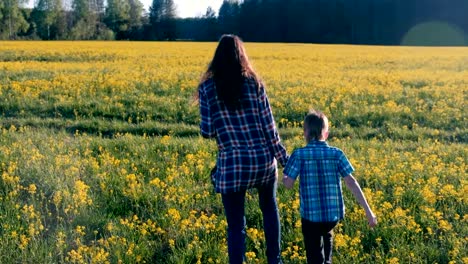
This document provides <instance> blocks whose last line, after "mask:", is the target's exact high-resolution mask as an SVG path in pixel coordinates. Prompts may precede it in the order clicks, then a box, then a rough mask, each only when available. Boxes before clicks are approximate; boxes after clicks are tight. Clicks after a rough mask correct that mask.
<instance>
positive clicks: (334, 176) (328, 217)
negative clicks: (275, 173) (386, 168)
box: [284, 141, 354, 222]
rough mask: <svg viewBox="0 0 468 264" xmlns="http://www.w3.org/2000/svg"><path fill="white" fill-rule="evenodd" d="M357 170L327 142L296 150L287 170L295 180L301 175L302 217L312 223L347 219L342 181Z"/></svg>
mask: <svg viewBox="0 0 468 264" xmlns="http://www.w3.org/2000/svg"><path fill="white" fill-rule="evenodd" d="M353 171H354V168H353V166H352V165H351V164H350V162H349V160H348V159H347V158H346V155H345V154H344V153H343V151H341V150H340V149H338V148H334V147H330V146H329V145H328V144H327V142H325V141H311V142H310V143H309V144H308V145H307V146H305V147H303V148H299V149H297V150H295V151H294V152H293V153H292V154H291V157H290V158H289V161H288V163H287V165H286V167H285V169H284V174H286V175H287V176H288V177H291V178H292V179H296V178H297V177H298V176H300V183H299V192H300V200H301V202H300V205H301V217H302V218H304V219H306V220H309V221H311V222H333V221H338V220H340V219H343V217H344V213H345V206H344V202H343V195H342V187H341V178H342V177H346V176H348V175H350V174H351V173H352V172H353Z"/></svg>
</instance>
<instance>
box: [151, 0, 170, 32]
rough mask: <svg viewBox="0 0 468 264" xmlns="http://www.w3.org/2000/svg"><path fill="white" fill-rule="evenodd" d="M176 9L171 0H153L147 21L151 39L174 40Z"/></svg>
mask: <svg viewBox="0 0 468 264" xmlns="http://www.w3.org/2000/svg"><path fill="white" fill-rule="evenodd" d="M176 16H177V14H176V7H175V4H174V1H173V0H153V2H152V4H151V7H150V12H149V21H150V25H151V36H150V38H152V39H160V40H161V39H169V40H172V39H175V38H176V21H175V20H176Z"/></svg>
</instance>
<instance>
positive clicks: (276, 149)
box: [259, 87, 289, 167]
mask: <svg viewBox="0 0 468 264" xmlns="http://www.w3.org/2000/svg"><path fill="white" fill-rule="evenodd" d="M259 91H260V96H259V105H260V119H261V121H262V125H263V131H264V133H265V136H266V139H267V140H268V141H269V142H268V143H269V146H270V150H271V151H272V152H273V154H274V155H275V158H276V160H277V161H278V162H279V163H280V164H281V166H282V167H284V166H286V163H287V161H288V158H289V157H288V154H287V152H286V148H285V147H284V146H283V145H282V144H281V139H280V137H279V133H278V130H277V128H276V124H275V119H274V118H273V113H272V111H271V107H270V103H269V101H268V97H267V95H266V92H265V88H264V87H260V88H259Z"/></svg>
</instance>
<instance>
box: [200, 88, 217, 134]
mask: <svg viewBox="0 0 468 264" xmlns="http://www.w3.org/2000/svg"><path fill="white" fill-rule="evenodd" d="M198 98H199V100H200V115H201V123H200V132H201V135H202V136H203V137H204V138H212V137H215V136H216V130H215V128H214V126H213V122H212V118H211V112H210V105H209V104H208V98H207V95H206V92H205V89H203V84H202V85H200V87H199V88H198Z"/></svg>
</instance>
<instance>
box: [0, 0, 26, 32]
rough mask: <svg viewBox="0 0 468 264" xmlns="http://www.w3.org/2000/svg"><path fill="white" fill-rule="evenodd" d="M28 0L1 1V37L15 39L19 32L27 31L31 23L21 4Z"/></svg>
mask: <svg viewBox="0 0 468 264" xmlns="http://www.w3.org/2000/svg"><path fill="white" fill-rule="evenodd" d="M26 3H27V0H2V1H0V38H1V39H15V38H16V36H18V34H22V33H26V32H27V30H28V28H29V24H28V22H27V21H26V19H25V17H24V15H23V13H22V12H21V10H20V6H21V5H24V4H26Z"/></svg>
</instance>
